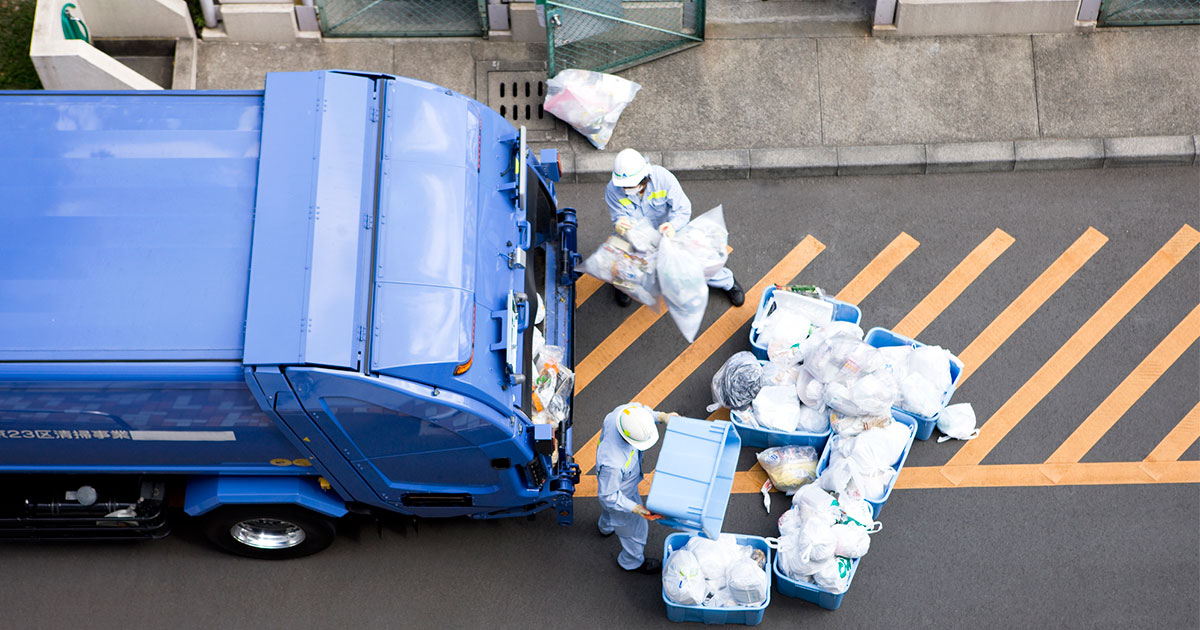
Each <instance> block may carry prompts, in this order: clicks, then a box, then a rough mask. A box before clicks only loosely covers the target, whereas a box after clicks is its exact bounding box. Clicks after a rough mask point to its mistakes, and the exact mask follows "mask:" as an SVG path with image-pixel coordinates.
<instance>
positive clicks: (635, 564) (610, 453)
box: [596, 403, 674, 574]
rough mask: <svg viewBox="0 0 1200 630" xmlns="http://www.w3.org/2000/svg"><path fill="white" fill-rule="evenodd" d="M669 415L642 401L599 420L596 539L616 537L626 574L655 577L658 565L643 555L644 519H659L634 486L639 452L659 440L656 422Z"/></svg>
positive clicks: (664, 420) (638, 475) (619, 559)
mask: <svg viewBox="0 0 1200 630" xmlns="http://www.w3.org/2000/svg"><path fill="white" fill-rule="evenodd" d="M671 415H674V414H666V413H661V412H656V411H654V410H653V409H651V408H649V407H647V406H645V405H643V404H641V403H629V404H628V405H621V406H620V407H617V408H616V409H613V410H612V412H611V413H609V414H608V415H607V416H605V417H604V426H603V428H601V429H600V444H599V445H598V446H597V447H596V477H597V479H596V481H597V495H598V497H599V499H600V521H599V522H598V523H597V524H596V525H597V527H598V528H599V529H600V535H601V536H604V537H606V538H607V537H609V536H612V535H613V534H616V535H617V538H618V539H620V541H621V554H620V555H618V556H617V564H619V565H621V568H622V569H625V570H626V571H636V572H638V573H646V574H658V573H659V572H660V571H661V569H662V561H660V560H658V559H657V558H647V557H645V555H644V554H643V553H642V552H643V550H644V549H645V547H646V536H647V534H649V530H650V526H649V524H648V523H647V521H653V520H658V519H660V518H662V516H660V515H658V514H654V513H653V512H651V511H650V510H647V509H646V506H644V505H642V499H641V497H640V496H639V495H638V484H639V483H641V481H642V453H643V452H644V451H645V450H646V449H648V448H650V447H652V446H654V445H655V443H657V442H658V426H657V424H658V423H660V422H661V423H662V424H666V423H667V421H668V420H669V419H670V417H671Z"/></svg>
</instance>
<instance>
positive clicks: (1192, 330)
mask: <svg viewBox="0 0 1200 630" xmlns="http://www.w3.org/2000/svg"><path fill="white" fill-rule="evenodd" d="M1197 338H1200V305H1198V306H1196V308H1193V309H1192V312H1191V313H1188V315H1187V317H1184V318H1183V321H1181V322H1179V325H1178V326H1176V327H1175V329H1174V330H1172V331H1171V332H1170V333H1169V334H1168V335H1167V336H1166V337H1165V338H1164V339H1163V340H1162V342H1160V343H1159V344H1158V346H1156V347H1155V348H1154V350H1152V351H1151V352H1150V354H1148V355H1146V358H1145V359H1142V362H1141V363H1139V364H1138V366H1137V367H1136V368H1134V369H1133V371H1132V372H1130V373H1129V376H1126V377H1125V380H1123V381H1121V384H1120V385H1117V388H1116V389H1114V390H1112V392H1111V393H1110V394H1109V395H1108V397H1106V398H1105V399H1104V402H1102V403H1100V406H1099V407H1096V409H1095V411H1093V412H1092V413H1091V415H1089V416H1088V417H1087V419H1086V420H1084V421H1083V423H1082V424H1080V425H1079V426H1078V427H1077V428H1076V429H1075V431H1074V432H1073V433H1071V436H1070V437H1068V438H1067V439H1066V441H1065V442H1063V443H1062V444H1060V445H1059V447H1058V449H1056V450H1055V451H1054V453H1052V454H1051V455H1050V457H1049V458H1047V459H1046V463H1047V464H1067V463H1072V462H1077V461H1079V460H1081V459H1083V456H1084V455H1087V453H1088V451H1090V450H1092V447H1093V446H1095V445H1096V443H1097V442H1099V441H1100V438H1102V437H1104V434H1105V433H1108V430H1109V429H1111V428H1112V427H1113V425H1114V424H1116V423H1117V421H1118V420H1120V419H1121V417H1122V416H1124V415H1125V413H1126V412H1128V411H1129V408H1130V407H1132V406H1133V404H1134V403H1136V402H1137V401H1138V400H1139V399H1141V397H1142V396H1144V395H1145V394H1146V391H1147V390H1149V389H1150V387H1151V386H1152V385H1154V383H1155V382H1157V381H1158V379H1159V378H1160V377H1161V376H1162V375H1163V373H1164V372H1166V371H1167V370H1168V369H1169V368H1170V367H1171V366H1172V365H1174V364H1175V361H1176V360H1178V359H1179V357H1180V355H1182V354H1183V353H1184V351H1185V350H1187V349H1188V348H1190V347H1191V345H1192V344H1193V343H1195V342H1196V339H1197Z"/></svg>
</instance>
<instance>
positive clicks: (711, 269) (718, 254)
mask: <svg viewBox="0 0 1200 630" xmlns="http://www.w3.org/2000/svg"><path fill="white" fill-rule="evenodd" d="M675 238H676V239H678V240H679V242H680V243H682V244H683V245H684V247H685V248H686V249H687V251H689V252H691V254H692V255H693V256H695V257H696V259H697V260H699V261H700V264H701V265H702V266H703V267H704V277H705V278H711V277H713V276H715V275H717V272H718V271H720V270H721V269H722V268H724V267H725V261H727V260H728V259H729V251H728V250H727V249H726V246H728V245H729V232H728V231H726V229H725V211H724V209H723V207H722V206H717V207H715V208H713V209H712V210H709V211H708V212H705V213H704V214H702V215H700V216H698V217H696V218H694V219H692V220H691V221H690V222H689V223H688V224H687V225H685V226H683V229H681V230H679V232H678V233H677V234H676V235H675Z"/></svg>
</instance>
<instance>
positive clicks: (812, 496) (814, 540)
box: [777, 484, 881, 595]
mask: <svg viewBox="0 0 1200 630" xmlns="http://www.w3.org/2000/svg"><path fill="white" fill-rule="evenodd" d="M880 528H881V525H880V524H879V523H877V522H875V520H874V519H873V518H872V517H871V505H870V504H869V503H867V502H866V501H864V500H862V499H861V498H856V497H850V496H845V495H833V494H829V493H828V492H825V491H824V490H822V489H821V488H818V487H817V486H816V485H814V484H810V485H806V486H804V487H803V488H801V489H800V490H799V491H798V492H796V494H795V495H794V496H793V497H792V507H791V509H789V510H788V511H787V512H784V513H783V516H781V517H779V551H778V552H777V553H778V554H779V569H780V571H782V572H783V573H784V575H786V576H787V577H788V578H790V579H793V580H796V581H798V582H805V583H808V584H815V585H817V586H818V587H820V588H821V589H823V590H826V591H828V592H830V593H833V594H835V595H837V594H841V593H845V592H846V589H848V588H849V587H850V576H851V570H852V568H853V561H854V560H857V559H858V558H861V557H863V556H865V555H867V551H869V550H870V548H871V534H873V533H875V532H878V531H879V530H880Z"/></svg>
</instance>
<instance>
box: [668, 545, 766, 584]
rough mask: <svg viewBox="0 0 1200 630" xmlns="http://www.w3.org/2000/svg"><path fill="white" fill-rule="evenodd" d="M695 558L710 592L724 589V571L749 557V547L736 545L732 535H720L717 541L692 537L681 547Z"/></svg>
mask: <svg viewBox="0 0 1200 630" xmlns="http://www.w3.org/2000/svg"><path fill="white" fill-rule="evenodd" d="M683 548H684V549H686V550H687V551H690V552H692V553H693V554H695V556H696V561H697V562H698V563H699V564H700V572H701V573H702V574H703V575H704V577H705V579H707V580H708V581H709V583H710V586H711V588H712V590H716V589H722V588H725V587H726V577H725V574H726V571H727V570H728V569H729V565H731V564H733V563H734V561H736V560H737V559H738V558H743V557H746V556H748V555H749V550H750V548H749V547H744V546H742V545H738V544H737V539H736V538H734V537H733V535H732V534H721V536H720V538H718V539H717V540H710V539H708V538H702V537H700V536H696V537H693V538H692V539H691V540H689V541H688V542H687V544H686V545H684V546H683Z"/></svg>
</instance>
